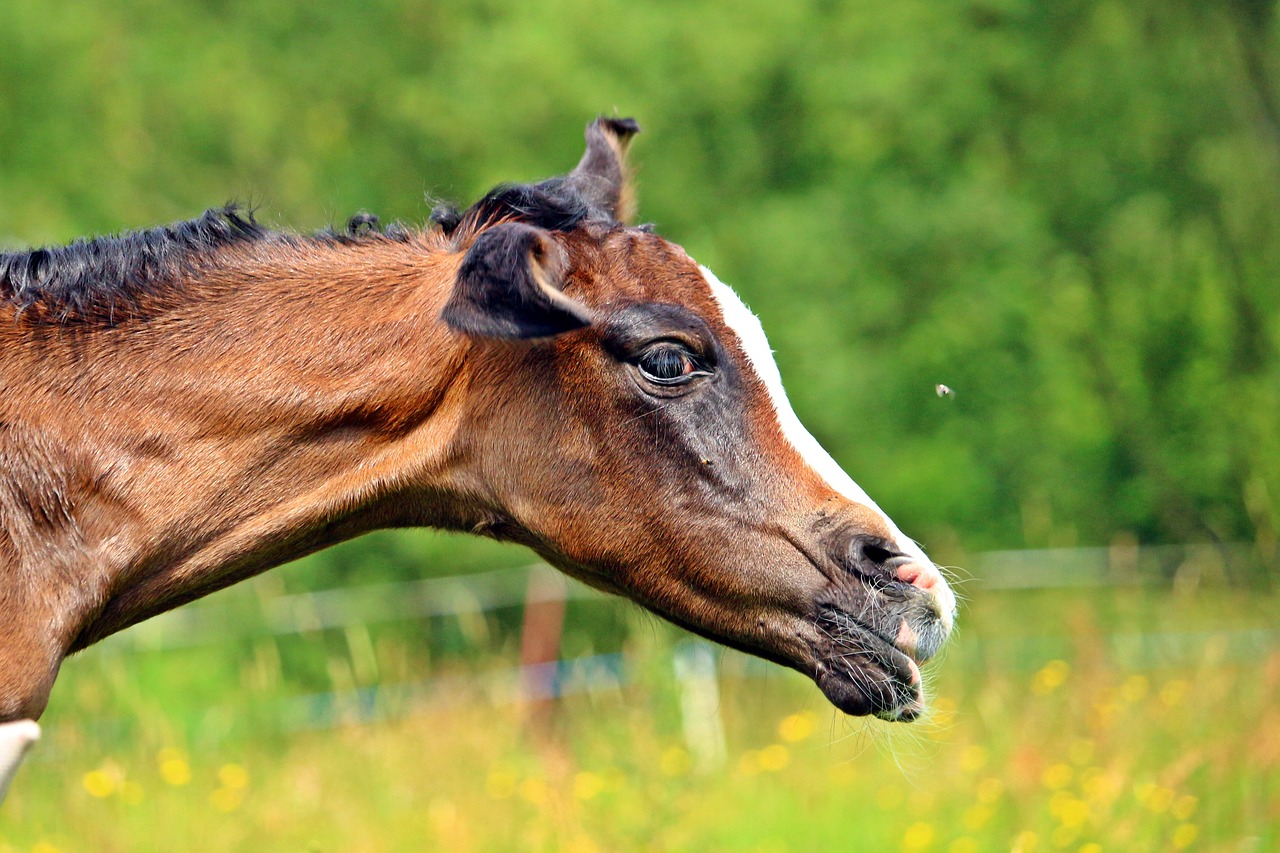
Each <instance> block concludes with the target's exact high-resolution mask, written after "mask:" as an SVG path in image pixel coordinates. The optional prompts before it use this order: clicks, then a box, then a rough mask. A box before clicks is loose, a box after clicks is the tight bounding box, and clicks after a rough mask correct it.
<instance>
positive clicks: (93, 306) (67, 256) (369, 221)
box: [0, 204, 409, 325]
mask: <svg viewBox="0 0 1280 853" xmlns="http://www.w3.org/2000/svg"><path fill="white" fill-rule="evenodd" d="M408 233H409V232H408V231H407V230H406V229H404V228H403V227H401V226H399V225H392V226H390V227H388V228H387V229H386V230H385V231H384V230H383V229H381V228H380V227H379V226H378V218H377V217H376V216H374V215H372V214H368V213H361V214H357V215H356V216H353V217H352V218H351V220H350V221H349V222H348V223H347V228H346V230H345V231H343V232H338V231H335V230H334V229H332V228H329V229H326V230H325V231H322V232H320V233H319V234H316V235H315V236H314V237H310V238H299V237H297V236H296V235H293V234H288V233H284V232H280V231H272V230H270V229H268V228H265V227H264V226H262V225H260V224H258V222H257V220H256V219H254V215H253V212H252V211H251V210H245V209H244V208H242V207H240V206H239V205H237V204H228V205H225V206H223V207H218V208H213V209H211V210H208V211H205V213H204V214H203V215H201V216H199V217H197V218H195V219H188V220H185V221H182V222H176V223H174V224H172V225H163V226H160V227H157V228H148V229H145V230H138V231H130V232H127V233H124V234H118V235H113V236H108V237H93V238H89V239H80V240H76V241H74V242H72V243H69V244H67V245H66V246H55V247H49V248H41V249H32V250H30V251H18V252H7V253H3V254H0V299H3V300H7V301H8V302H9V303H10V304H12V305H13V306H14V307H15V308H17V310H18V313H19V314H20V315H25V316H28V317H30V318H32V319H34V320H36V321H37V322H40V321H47V322H57V323H64V324H66V323H106V324H107V325H111V324H113V323H114V322H116V321H117V320H120V319H123V318H124V317H125V316H128V315H130V314H132V313H133V311H134V309H135V307H136V305H137V302H138V300H139V299H140V298H141V297H145V296H148V295H152V294H155V293H157V292H160V291H161V290H162V289H163V288H164V287H166V286H169V285H172V284H173V282H174V281H175V280H177V279H179V278H180V277H181V275H182V273H183V272H185V271H187V270H189V269H190V268H191V267H192V266H193V265H194V264H195V263H196V262H198V261H199V260H200V259H201V258H203V257H205V256H207V255H208V254H209V253H211V252H214V251H216V250H218V249H224V248H227V247H230V246H236V245H242V244H247V243H258V242H265V241H272V240H275V241H284V242H291V241H295V240H299V239H311V240H316V241H320V242H325V243H342V244H346V243H352V242H357V241H360V240H365V239H369V238H371V237H381V238H386V239H397V240H403V239H406V238H407V237H408Z"/></svg>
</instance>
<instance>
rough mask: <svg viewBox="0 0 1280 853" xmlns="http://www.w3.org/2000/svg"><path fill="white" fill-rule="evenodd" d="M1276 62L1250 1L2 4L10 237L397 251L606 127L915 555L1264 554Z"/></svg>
mask: <svg viewBox="0 0 1280 853" xmlns="http://www.w3.org/2000/svg"><path fill="white" fill-rule="evenodd" d="M1276 32H1277V27H1276V24H1275V4H1274V3H1271V2H1266V0H1232V2H1224V3H1214V4H1204V3H1194V2H1172V3H1168V2H1154V1H1153V0H1150V1H1149V0H1136V2H1125V3H1120V2H1110V0H1097V2H1084V1H1083V0H1067V2H1061V3H1053V4H1043V3H1032V2H1027V1H1026V0H963V2H961V1H960V0H911V2H901V3H893V4H883V3H873V2H844V3H835V2H817V1H816V0H812V2H794V3H773V2H764V1H763V0H744V1H743V2H742V3H738V4H735V5H734V6H733V7H732V9H731V10H730V9H729V8H728V7H725V6H723V5H722V4H717V3H713V2H687V3H681V4H678V5H670V4H660V3H624V2H617V0H612V2H599V3H582V2H575V0H548V2H544V3H538V4H505V3H497V2H481V0H471V2H458V3H450V4H438V3H391V2H384V0H361V2H332V3H322V4H316V3H292V2H255V3H244V2H235V0H220V2H206V3H200V4H186V3H184V4H174V3H160V2H151V0H129V2H122V3H113V4H101V3H96V2H88V0H68V2H64V3H59V4H57V8H56V10H54V9H53V8H52V7H50V6H49V4H47V3H44V2H29V3H6V4H4V5H3V7H0V80H2V81H3V85H2V86H0V162H2V163H3V169H0V236H2V237H3V240H4V241H5V242H6V243H9V244H12V245H25V244H32V243H42V242H60V241H65V240H68V239H70V238H72V237H75V236H79V235H81V234H84V233H92V232H104V231H116V230H121V229H125V228H130V227H139V226H143V225H149V224H154V223H159V222H165V221H168V220H172V219H176V218H181V217H186V216H190V215H193V214H195V213H197V212H199V211H200V210H201V209H202V208H204V207H206V206H210V205H213V204H217V203H219V202H221V201H224V200H225V199H227V198H228V197H233V196H234V197H240V198H248V199H251V200H252V201H254V202H257V203H259V204H260V205H261V209H262V214H263V216H264V217H265V218H267V219H269V220H272V221H276V222H279V223H283V224H287V225H289V226H292V227H297V228H301V229H314V228H319V227H322V226H324V225H325V224H328V223H329V222H332V221H335V220H339V221H340V220H342V219H343V218H344V217H345V216H347V215H349V214H350V213H352V212H354V211H356V210H359V209H368V210H372V211H374V212H377V213H379V214H380V215H382V216H383V217H384V218H387V219H390V218H403V219H406V220H411V221H421V220H423V219H424V218H425V215H426V213H427V212H428V210H429V205H428V204H427V203H426V202H424V200H423V197H424V193H425V194H427V195H431V196H434V197H443V198H448V199H451V200H455V201H460V202H464V203H465V202H468V201H470V200H471V199H473V198H475V197H476V196H477V195H478V194H480V193H481V192H483V191H484V190H486V189H487V188H488V187H489V186H491V185H492V184H494V183H496V182H499V181H504V180H517V179H532V178H537V177H542V176H545V175H547V174H551V173H555V172H559V171H562V170H564V169H567V168H568V167H569V166H571V165H572V164H573V162H575V160H576V157H577V155H578V153H579V150H580V144H581V143H580V139H581V137H580V133H581V128H582V125H583V124H584V123H585V121H586V120H587V119H588V118H590V117H592V116H593V115H595V114H597V113H598V112H601V111H604V112H609V111H615V110H616V111H617V112H619V113H621V114H627V115H635V116H637V117H638V118H639V119H640V121H641V122H642V124H643V127H644V129H645V133H644V135H643V136H642V137H641V139H640V141H639V142H638V144H637V146H636V150H635V156H636V160H637V162H638V164H639V166H640V177H641V215H642V216H643V217H644V218H645V219H647V220H652V221H654V222H656V223H658V225H659V227H660V229H661V231H662V233H664V234H665V235H667V236H668V237H670V238H671V239H674V240H676V241H677V242H680V243H682V244H684V245H685V246H686V247H687V248H689V249H690V251H691V253H692V254H693V255H694V256H695V257H697V258H699V260H701V261H703V262H704V263H707V264H708V265H709V266H711V267H712V268H713V269H715V270H716V271H717V273H718V274H719V275H720V277H721V278H723V279H725V280H726V281H729V282H731V283H734V284H735V286H736V287H738V288H739V289H740V291H741V292H743V293H744V295H745V297H746V298H747V300H748V302H749V303H750V304H752V306H753V307H754V308H755V309H756V310H757V311H758V312H759V313H761V314H762V315H763V318H764V320H765V322H766V326H767V328H768V329H769V330H770V334H771V336H772V340H773V343H774V346H775V349H777V350H778V353H779V359H780V361H781V366H782V368H783V373H784V376H785V377H786V378H787V379H788V384H789V387H790V389H791V390H792V393H793V396H794V398H795V403H796V406H797V408H798V410H799V413H800V415H801V417H802V418H803V419H804V420H805V421H806V422H807V423H808V424H810V427H811V429H813V431H814V432H815V433H816V434H817V435H818V436H819V438H820V439H821V440H823V441H824V443H826V444H827V445H828V446H829V447H830V449H831V450H832V451H833V453H834V455H835V456H836V457H837V458H838V459H840V460H841V461H842V462H843V463H845V464H846V465H847V467H848V468H849V469H850V470H852V472H853V473H854V475H855V477H856V478H857V479H859V481H860V482H862V483H863V485H864V486H866V487H867V489H868V491H870V492H871V493H872V494H873V495H875V496H876V498H877V500H879V501H880V502H881V503H882V505H884V506H886V507H887V508H888V509H889V510H890V512H891V513H892V514H893V515H894V516H895V519H896V520H898V521H899V523H900V524H901V525H902V526H903V528H904V529H906V530H908V531H912V532H913V533H914V534H915V535H916V536H917V537H918V538H921V539H922V540H924V541H925V543H926V544H927V545H935V546H936V545H937V544H946V543H949V542H952V541H954V540H957V539H958V540H960V541H961V542H962V544H964V545H965V546H967V547H969V548H979V547H993V546H1004V547H1013V546H1020V545H1029V546H1044V545H1054V544H1058V545H1062V544H1074V543H1097V544H1105V543H1106V542H1108V541H1109V540H1110V539H1111V538H1112V537H1114V536H1115V535H1116V534H1117V533H1118V532H1126V533H1128V534H1131V535H1134V536H1136V537H1137V538H1138V539H1139V540H1141V541H1188V540H1204V539H1214V540H1239V539H1247V540H1254V539H1256V538H1257V537H1259V536H1262V537H1263V538H1264V539H1267V540H1268V541H1269V540H1270V539H1272V538H1274V534H1275V530H1276V529H1277V518H1278V505H1277V501H1280V435H1278V431H1277V430H1276V429H1275V428H1274V425H1275V424H1276V423H1277V421H1278V420H1280V372H1278V371H1280V359H1277V344H1278V342H1280V312H1278V311H1277V307H1278V306H1280V88H1278V86H1277V81H1278V80H1280V68H1278V67H1277V65H1278V63H1280V50H1277V48H1278V47H1280V45H1278V44H1277V35H1276ZM938 382H943V383H946V384H947V385H949V386H951V387H952V388H954V389H955V390H956V392H957V394H956V397H955V399H954V402H953V403H949V401H945V400H939V399H937V398H936V397H935V396H933V394H932V389H933V387H934V384H935V383H938Z"/></svg>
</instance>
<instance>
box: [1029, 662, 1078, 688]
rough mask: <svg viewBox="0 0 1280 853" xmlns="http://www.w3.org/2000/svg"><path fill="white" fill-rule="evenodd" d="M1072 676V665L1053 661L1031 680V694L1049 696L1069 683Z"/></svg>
mask: <svg viewBox="0 0 1280 853" xmlns="http://www.w3.org/2000/svg"><path fill="white" fill-rule="evenodd" d="M1070 674H1071V664H1069V663H1067V662H1066V661H1064V660H1051V661H1049V662H1048V663H1047V664H1045V665H1044V666H1043V667H1041V668H1040V670H1039V672H1037V673H1036V674H1035V676H1034V677H1032V679H1031V692H1032V693H1034V694H1036V695H1037V696H1048V695H1049V694H1050V693H1052V692H1053V691H1055V690H1057V689H1058V688H1059V687H1061V686H1062V685H1063V684H1065V683H1066V681H1067V676H1068V675H1070Z"/></svg>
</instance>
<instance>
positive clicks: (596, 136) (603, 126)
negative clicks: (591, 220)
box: [568, 117, 640, 222]
mask: <svg viewBox="0 0 1280 853" xmlns="http://www.w3.org/2000/svg"><path fill="white" fill-rule="evenodd" d="M639 132H640V125H638V124H636V121H635V119H631V118H603V117H601V118H598V119H596V120H595V121H593V122H591V124H589V125H587V134H586V135H587V151H586V153H585V154H583V155H582V159H581V160H580V161H579V162H578V165H577V166H576V167H575V168H574V170H573V171H572V172H570V173H569V176H568V182H569V184H570V185H571V186H572V187H573V188H574V189H575V190H577V192H578V193H579V195H581V196H582V198H584V199H585V200H586V202H587V204H588V205H589V206H590V208H591V212H592V214H594V215H596V216H603V217H605V218H608V219H615V220H617V221H618V222H629V221H631V217H633V216H634V215H635V212H636V211H635V198H634V196H633V188H632V185H631V172H630V170H629V169H628V168H627V148H628V147H630V145H631V137H633V136H635V135H636V134H637V133H639Z"/></svg>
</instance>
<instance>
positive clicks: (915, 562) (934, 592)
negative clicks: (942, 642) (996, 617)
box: [849, 536, 956, 631]
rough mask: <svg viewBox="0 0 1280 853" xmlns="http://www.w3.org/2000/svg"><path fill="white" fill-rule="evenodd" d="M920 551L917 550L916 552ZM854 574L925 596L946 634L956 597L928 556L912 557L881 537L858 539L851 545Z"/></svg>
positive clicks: (951, 619) (953, 613) (949, 627)
mask: <svg viewBox="0 0 1280 853" xmlns="http://www.w3.org/2000/svg"><path fill="white" fill-rule="evenodd" d="M917 551H918V549H917ZM849 562H850V564H851V565H852V567H853V569H854V571H856V572H857V573H858V574H860V575H862V576H863V577H865V578H867V579H869V580H871V581H873V582H874V581H880V582H882V583H883V582H885V581H891V580H896V581H901V582H902V583H905V584H910V585H911V586H913V587H915V588H916V589H918V590H920V591H921V592H923V593H926V594H927V595H928V596H929V597H930V599H931V600H932V602H933V605H934V608H935V609H936V611H937V615H938V619H939V621H941V622H942V626H943V628H944V629H945V630H946V631H950V630H951V623H952V621H953V620H954V618H955V609H956V597H955V593H953V592H952V591H951V586H950V585H949V584H948V583H947V580H946V578H944V577H943V576H942V572H941V571H940V570H939V569H938V567H937V566H935V565H934V564H933V562H932V561H930V560H929V559H928V558H927V557H924V556H923V555H922V554H920V553H917V554H914V555H909V554H905V553H903V552H902V551H901V550H899V549H898V548H897V547H896V546H895V545H894V544H893V543H892V542H889V541H887V540H884V539H880V538H879V537H869V536H856V537H854V539H853V542H852V543H851V544H850V546H849Z"/></svg>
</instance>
